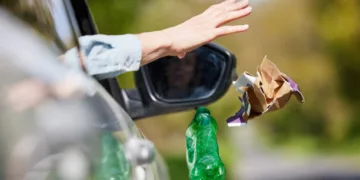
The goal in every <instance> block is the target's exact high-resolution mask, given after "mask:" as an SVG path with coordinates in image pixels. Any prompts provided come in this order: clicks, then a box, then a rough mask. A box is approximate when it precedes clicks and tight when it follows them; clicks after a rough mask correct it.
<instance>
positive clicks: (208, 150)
mask: <svg viewBox="0 0 360 180" xmlns="http://www.w3.org/2000/svg"><path fill="white" fill-rule="evenodd" d="M217 130H218V126H217V123H216V120H215V119H214V118H213V117H212V116H211V114H210V111H209V110H208V109H207V108H205V107H199V108H197V110H196V114H195V116H194V119H193V120H192V121H191V123H190V125H189V127H188V128H187V130H186V162H187V166H188V168H189V179H190V180H200V179H201V180H225V166H224V163H223V162H222V160H221V158H220V155H219V147H218V142H217V139H216V134H217Z"/></svg>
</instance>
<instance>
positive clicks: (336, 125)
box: [89, 0, 360, 179]
mask: <svg viewBox="0 0 360 180" xmlns="http://www.w3.org/2000/svg"><path fill="white" fill-rule="evenodd" d="M215 2H216V1H215V0H210V1H201V0H183V1H178V0H89V4H90V7H91V9H92V12H93V15H94V18H95V20H96V22H97V25H98V28H99V30H100V33H105V34H124V33H139V32H142V31H152V30H158V29H161V28H166V27H169V26H172V25H176V24H178V23H181V22H182V21H185V20H186V19H188V18H190V17H192V16H194V15H196V14H198V13H201V12H202V11H203V10H204V9H205V8H206V7H208V6H209V5H210V4H212V3H215ZM250 4H251V0H250ZM253 9H254V12H253V13H252V15H251V16H249V17H247V18H245V19H243V20H239V21H237V22H235V23H236V24H239V23H243V22H246V23H249V24H250V30H249V31H248V32H246V33H242V34H237V35H231V36H228V37H222V38H220V39H218V40H216V42H217V43H219V44H221V45H222V46H224V47H226V48H228V49H229V50H230V51H232V52H233V53H234V54H235V55H236V56H237V59H238V66H237V69H238V73H242V72H243V71H249V72H251V73H255V70H256V67H257V65H258V64H260V62H261V60H262V58H263V57H264V56H265V55H268V58H269V59H270V60H271V61H273V62H274V63H276V64H277V66H278V67H279V69H280V70H281V71H283V72H284V73H286V74H287V75H289V76H290V77H292V79H294V80H295V81H296V82H297V83H298V84H299V85H300V87H301V89H302V91H303V93H304V95H305V98H306V102H305V104H304V105H303V106H302V105H300V104H298V103H297V102H296V101H291V102H290V103H289V105H288V106H287V107H285V108H284V109H282V110H281V111H278V112H273V113H269V114H267V115H264V116H263V117H260V118H258V119H256V120H255V121H258V122H260V123H254V124H253V123H252V122H251V121H250V123H249V125H256V126H257V128H259V129H260V130H261V137H260V139H264V140H266V141H264V142H269V144H268V145H269V146H270V147H274V148H279V147H295V148H296V149H297V150H298V151H311V152H318V153H325V152H329V153H344V152H354V153H358V151H359V150H360V130H359V129H360V121H359V119H360V93H358V89H359V88H360V83H358V80H359V79H360V51H359V50H360V23H359V22H360V1H356V0H347V1H344V0H317V1H313V0H302V1H287V0H272V1H269V2H264V3H263V4H258V5H254V8H253ZM119 82H120V84H121V86H122V87H134V83H133V73H127V74H126V75H122V76H120V77H119ZM236 96H237V93H236V92H235V91H234V90H233V89H230V90H229V92H228V93H227V95H226V96H224V97H222V98H221V99H220V100H219V101H217V102H216V103H214V104H211V105H209V108H210V110H211V111H212V113H213V116H214V117H215V118H216V119H217V120H218V124H219V137H218V138H219V143H220V145H219V148H220V154H221V156H222V157H225V158H224V161H225V163H226V164H229V165H231V164H232V163H233V161H234V158H233V156H234V155H237V156H241V153H237V152H234V147H233V142H231V140H230V138H229V137H230V136H229V133H228V132H229V130H228V128H227V127H226V123H225V119H226V118H227V117H228V116H230V115H232V114H233V113H235V112H236V111H237V110H238V108H239V106H240V104H239V102H238V101H237V99H236V98H234V97H236ZM193 115H194V112H193V111H189V112H183V113H175V114H171V115H164V116H158V117H152V118H147V119H146V120H141V121H139V122H137V125H138V126H139V127H140V128H141V130H142V131H143V132H144V134H145V135H146V136H147V137H148V138H149V139H151V140H152V141H153V142H155V144H156V146H157V147H158V149H159V150H160V152H162V153H164V154H165V155H166V157H169V158H167V161H168V163H169V166H170V172H172V174H175V176H173V178H174V179H176V178H178V179H184V177H187V176H185V175H184V176H179V174H183V173H185V172H187V170H186V164H185V154H184V153H185V140H184V137H185V135H184V133H185V130H186V127H187V125H188V123H189V122H190V120H191V119H192V116H193ZM160 124H161V125H160ZM234 131H241V128H240V129H234ZM240 143H241V142H240ZM180 167H181V168H180ZM184 168H185V169H184Z"/></svg>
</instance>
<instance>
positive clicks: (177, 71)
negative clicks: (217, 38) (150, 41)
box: [121, 43, 236, 119]
mask: <svg viewBox="0 0 360 180" xmlns="http://www.w3.org/2000/svg"><path fill="white" fill-rule="evenodd" d="M235 63H236V58H235V56H234V55H232V54H231V53H230V52H229V51H228V50H226V49H225V48H222V47H220V46H219V45H217V44H214V43H209V44H206V45H204V46H202V47H200V48H198V49H196V50H194V51H192V52H189V53H188V54H187V55H186V57H184V58H183V59H178V58H176V57H164V58H161V59H159V60H157V61H155V62H153V63H150V64H148V65H146V66H144V67H142V68H141V69H140V70H139V71H138V72H136V73H135V79H136V86H137V89H130V90H124V91H122V92H121V93H122V95H121V96H122V99H124V101H125V103H124V106H125V109H126V110H127V112H128V113H129V114H130V116H131V117H132V118H133V119H139V118H145V117H149V116H155V115H160V114H166V113H172V112H179V111H185V110H189V109H192V108H195V107H197V106H202V105H207V104H210V103H212V102H215V101H216V100H218V99H219V98H220V97H222V96H223V95H224V94H225V93H226V92H227V90H228V89H229V87H230V85H231V82H232V76H233V75H236V73H235V67H236V65H235Z"/></svg>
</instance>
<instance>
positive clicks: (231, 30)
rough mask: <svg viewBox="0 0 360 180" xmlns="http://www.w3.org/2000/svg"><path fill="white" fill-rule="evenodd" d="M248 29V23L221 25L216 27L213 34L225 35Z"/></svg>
mask: <svg viewBox="0 0 360 180" xmlns="http://www.w3.org/2000/svg"><path fill="white" fill-rule="evenodd" d="M248 29H249V25H247V24H246V25H237V26H222V27H219V28H216V30H215V34H216V36H217V37H219V36H225V35H229V34H233V33H238V32H244V31H246V30H248Z"/></svg>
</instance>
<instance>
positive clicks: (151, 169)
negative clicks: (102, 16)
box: [0, 0, 237, 180]
mask: <svg viewBox="0 0 360 180" xmlns="http://www.w3.org/2000/svg"><path fill="white" fill-rule="evenodd" d="M23 2H24V3H23V4H21V6H20V7H18V9H15V8H14V9H15V11H18V13H17V12H15V13H14V9H13V12H12V13H11V12H9V11H7V10H6V9H1V14H2V15H1V16H0V21H1V24H2V26H1V27H0V29H1V30H0V31H1V32H2V33H1V35H0V36H1V38H0V39H2V42H1V43H0V44H1V45H0V47H1V48H0V57H2V58H0V60H1V61H2V62H1V67H0V68H1V72H0V74H1V77H2V78H1V80H0V86H1V88H0V89H6V90H4V91H1V93H0V95H1V96H2V98H1V99H2V100H1V101H2V102H1V103H2V104H4V106H3V107H2V108H1V110H2V113H1V114H2V117H1V120H0V121H1V139H0V142H1V144H2V148H1V155H0V156H1V162H2V163H4V164H3V165H1V167H2V173H0V176H3V177H1V179H24V178H25V179H36V180H40V179H54V178H55V179H56V178H60V179H86V178H89V177H93V178H94V177H95V178H97V179H112V178H113V179H124V178H125V179H127V178H130V177H131V178H132V179H138V180H142V179H144V180H145V179H155V180H166V179H169V175H168V171H167V166H166V163H165V162H164V160H163V159H162V157H161V155H160V154H159V153H158V152H157V151H156V147H154V145H153V143H151V142H150V141H149V140H147V139H146V137H145V136H144V135H143V134H142V132H141V131H140V130H139V129H138V128H137V127H136V125H135V124H134V121H136V120H140V119H143V118H146V117H150V116H157V115H161V114H170V113H175V112H181V111H186V110H191V109H195V108H196V107H199V106H203V105H208V104H211V103H213V102H216V101H217V100H218V99H219V98H221V97H222V96H223V95H225V93H226V92H227V90H228V89H229V87H230V86H231V83H232V80H233V79H234V78H237V75H236V71H235V67H236V58H235V56H234V55H233V54H232V53H231V52H230V51H228V50H227V49H225V48H223V47H221V46H220V45H218V44H215V43H208V44H205V45H204V46H202V47H200V48H198V49H196V50H194V51H192V52H190V53H189V56H188V57H185V60H181V61H180V60H179V59H174V58H176V57H164V58H161V59H159V60H157V61H156V62H153V63H150V64H148V65H146V66H143V67H141V68H140V70H139V71H137V72H136V73H135V82H136V88H134V89H123V88H121V86H122V84H121V82H118V81H117V80H116V78H109V79H105V80H96V78H95V77H89V76H87V75H86V74H85V73H81V72H76V71H74V70H72V69H70V68H68V67H66V66H65V65H63V64H62V63H61V62H60V61H59V60H58V59H57V58H56V57H58V56H60V55H61V54H63V53H64V52H66V51H67V50H69V49H71V48H73V47H76V46H79V42H78V38H79V37H80V36H84V35H92V34H96V33H97V30H96V26H95V23H94V21H93V19H92V16H91V13H90V11H89V8H88V6H87V4H86V1H83V0H70V1H67V0H64V1H62V0H51V1H37V2H38V3H39V2H40V4H36V3H35V4H31V2H30V1H26V2H25V1H23ZM49 2H50V5H49V4H46V3H49ZM41 3H43V4H41ZM50 7H51V8H50ZM75 10H76V11H75ZM31 12H33V13H35V14H39V15H40V16H39V17H43V18H44V19H36V15H34V17H35V18H34V17H33V16H32V15H33V14H31ZM22 13H23V14H22ZM14 15H15V16H17V18H16V17H15V16H14ZM19 17H20V18H19ZM29 17H30V18H29ZM41 20H44V21H45V22H46V23H43V24H41V22H39V21H41ZM39 24H41V25H42V26H39ZM44 24H45V25H44ZM34 31H35V32H36V31H37V32H40V35H43V36H39V34H36V33H34ZM79 60H80V59H79ZM183 62H186V64H181V63H183ZM171 68H175V69H171ZM182 68H183V69H182ZM184 68H185V69H186V70H184ZM189 70H190V71H189ZM167 71H169V72H172V74H171V75H169V76H165V74H168V73H165V72H167ZM190 75H191V76H190ZM5 77H6V78H5ZM190 80H191V81H190ZM194 80H196V81H194ZM180 86H182V87H186V88H185V89H186V90H184V88H180ZM180 89H182V90H183V91H182V92H180V91H179V90H180ZM173 92H175V93H173ZM179 94H181V96H178V95H179ZM104 167H106V168H104Z"/></svg>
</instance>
